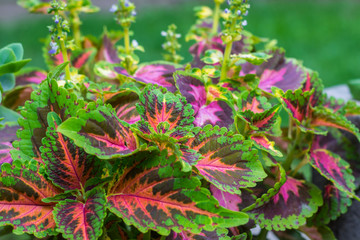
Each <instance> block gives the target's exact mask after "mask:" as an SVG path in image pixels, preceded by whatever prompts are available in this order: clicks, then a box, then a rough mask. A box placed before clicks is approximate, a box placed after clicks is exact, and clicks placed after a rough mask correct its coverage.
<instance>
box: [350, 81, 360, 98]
mask: <svg viewBox="0 0 360 240" xmlns="http://www.w3.org/2000/svg"><path fill="white" fill-rule="evenodd" d="M348 85H349V89H350V92H351V95H352V97H353V98H354V99H356V100H360V79H354V80H351V81H349V82H348Z"/></svg>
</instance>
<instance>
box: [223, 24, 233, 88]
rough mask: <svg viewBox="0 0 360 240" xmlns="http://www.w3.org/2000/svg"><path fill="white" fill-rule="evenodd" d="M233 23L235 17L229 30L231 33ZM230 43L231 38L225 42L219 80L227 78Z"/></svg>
mask: <svg viewBox="0 0 360 240" xmlns="http://www.w3.org/2000/svg"><path fill="white" fill-rule="evenodd" d="M235 24H236V19H234V20H233V21H232V23H231V30H230V32H231V33H232V32H234V28H235ZM232 45H233V41H232V40H231V41H230V42H228V43H227V44H226V47H225V53H224V60H223V64H222V66H221V76H220V81H222V80H225V79H226V78H227V72H228V67H229V62H230V54H231V49H232Z"/></svg>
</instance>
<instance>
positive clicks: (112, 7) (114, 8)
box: [109, 4, 118, 13]
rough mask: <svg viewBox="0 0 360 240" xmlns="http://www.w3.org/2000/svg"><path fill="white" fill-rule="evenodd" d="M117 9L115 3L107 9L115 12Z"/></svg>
mask: <svg viewBox="0 0 360 240" xmlns="http://www.w3.org/2000/svg"><path fill="white" fill-rule="evenodd" d="M117 10H118V6H117V5H116V4H113V5H111V8H110V9H109V12H112V13H114V12H116V11H117Z"/></svg>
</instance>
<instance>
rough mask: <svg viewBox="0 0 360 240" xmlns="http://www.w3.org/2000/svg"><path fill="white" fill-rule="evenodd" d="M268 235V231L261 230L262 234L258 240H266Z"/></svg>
mask: <svg viewBox="0 0 360 240" xmlns="http://www.w3.org/2000/svg"><path fill="white" fill-rule="evenodd" d="M267 233H268V230H266V229H261V232H260V234H259V236H258V237H257V239H258V240H266V239H267V238H266V236H267Z"/></svg>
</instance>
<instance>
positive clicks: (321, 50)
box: [0, 0, 360, 86]
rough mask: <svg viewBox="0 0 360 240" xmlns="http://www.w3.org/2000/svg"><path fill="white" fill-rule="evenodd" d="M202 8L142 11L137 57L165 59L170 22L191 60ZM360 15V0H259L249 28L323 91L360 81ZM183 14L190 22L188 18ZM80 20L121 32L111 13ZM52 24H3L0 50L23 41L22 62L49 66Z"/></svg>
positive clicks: (92, 28)
mask: <svg viewBox="0 0 360 240" xmlns="http://www.w3.org/2000/svg"><path fill="white" fill-rule="evenodd" d="M207 2H208V1H207ZM207 2H206V3H207ZM204 3H205V1H186V3H185V4H182V5H176V6H175V5H173V6H171V8H170V7H159V6H153V7H151V8H141V7H139V8H138V15H137V23H136V24H134V25H133V28H132V30H133V32H134V36H133V38H135V39H136V40H137V41H138V42H139V44H140V45H142V46H144V48H145V50H146V51H145V53H141V54H139V57H140V58H141V61H148V60H150V59H160V58H161V57H162V54H163V53H164V51H163V49H162V48H161V44H162V43H163V37H162V36H161V35H160V33H161V31H163V30H166V29H167V26H168V25H169V24H172V23H174V24H176V25H177V26H178V29H177V31H178V32H179V33H181V34H182V38H181V39H179V42H180V44H181V45H182V52H179V54H182V55H183V56H184V57H185V60H184V61H188V60H189V59H190V54H189V53H188V52H187V50H186V49H188V47H189V46H190V45H191V44H192V42H184V36H185V34H186V33H187V31H188V30H189V29H188V26H190V25H191V23H193V21H194V19H195V17H194V12H193V7H194V6H196V5H199V4H204ZM105 10H106V11H107V9H105ZM359 12H360V1H358V0H341V1H338V0H317V1H314V0H305V1H293V0H292V1H289V0H266V1H265V0H256V1H252V6H251V9H250V13H249V16H248V22H249V25H248V26H247V29H248V30H250V31H252V32H253V33H254V34H256V35H258V36H266V37H268V38H274V39H277V40H278V45H279V46H282V47H284V48H285V49H286V50H287V56H290V57H294V58H297V59H302V60H303V63H304V66H307V67H309V68H312V69H314V70H316V71H318V72H319V73H320V77H321V78H322V79H323V80H324V84H325V86H332V85H336V84H342V83H346V82H347V81H348V80H351V79H355V78H359V76H360V51H359V49H360V46H359V43H360V28H359V26H358V23H359V22H360V14H359ZM184 15H186V16H189V17H188V18H184V17H183V16H184ZM164 19H167V20H166V21H164ZM82 21H83V23H84V24H83V26H82V30H83V32H84V33H85V34H90V33H92V34H94V35H95V34H98V35H100V34H101V32H102V31H103V29H102V24H98V23H100V22H101V23H104V25H105V26H107V29H109V30H117V29H118V26H117V25H116V23H115V21H114V19H113V16H112V14H110V13H109V14H104V12H100V13H97V14H92V15H90V16H84V17H83V18H82ZM50 22H51V20H50V19H49V18H48V17H44V16H40V15H32V16H31V19H28V18H20V19H19V20H18V21H14V22H11V23H9V22H5V21H2V22H1V23H0V32H1V37H0V46H5V45H6V44H8V43H10V42H21V43H22V44H23V46H24V49H25V56H24V57H25V58H28V57H29V58H32V59H33V61H32V62H30V64H29V65H32V66H39V67H45V64H44V63H43V59H42V52H41V46H42V45H41V43H40V42H39V39H41V38H43V37H45V36H47V34H48V33H47V28H46V26H47V25H50V24H51V23H50ZM143 26H146V28H144V27H143ZM150 36H151V37H150Z"/></svg>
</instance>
